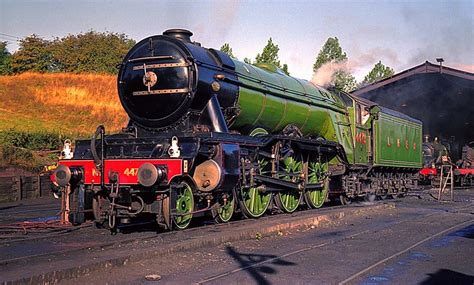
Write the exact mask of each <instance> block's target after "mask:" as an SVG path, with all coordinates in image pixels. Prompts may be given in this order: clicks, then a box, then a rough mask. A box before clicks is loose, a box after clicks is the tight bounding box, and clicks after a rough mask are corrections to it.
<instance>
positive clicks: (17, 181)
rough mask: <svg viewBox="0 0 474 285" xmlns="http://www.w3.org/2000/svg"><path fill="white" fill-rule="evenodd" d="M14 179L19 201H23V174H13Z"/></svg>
mask: <svg viewBox="0 0 474 285" xmlns="http://www.w3.org/2000/svg"><path fill="white" fill-rule="evenodd" d="M12 181H13V186H14V187H15V189H16V191H17V192H16V194H17V195H16V198H17V201H21V199H22V198H23V194H22V193H21V192H22V189H21V176H13V177H12Z"/></svg>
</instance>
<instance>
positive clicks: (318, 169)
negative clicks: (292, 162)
mask: <svg viewBox="0 0 474 285" xmlns="http://www.w3.org/2000/svg"><path fill="white" fill-rule="evenodd" d="M327 170H328V164H327V163H319V162H310V163H309V165H308V184H314V183H318V182H320V181H323V182H324V184H323V188H322V189H316V190H308V191H305V193H304V199H305V202H306V204H307V205H308V207H310V208H313V209H317V208H321V207H322V206H323V204H324V202H325V201H326V199H327V197H328V192H329V191H328V190H329V178H327V177H325V173H326V172H327Z"/></svg>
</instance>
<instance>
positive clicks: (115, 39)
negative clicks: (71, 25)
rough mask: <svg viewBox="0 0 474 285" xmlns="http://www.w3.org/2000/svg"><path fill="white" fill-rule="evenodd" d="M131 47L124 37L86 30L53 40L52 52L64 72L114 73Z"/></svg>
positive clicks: (133, 43) (130, 43) (122, 35)
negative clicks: (85, 31)
mask: <svg viewBox="0 0 474 285" xmlns="http://www.w3.org/2000/svg"><path fill="white" fill-rule="evenodd" d="M134 45H135V41H134V40H131V39H129V38H128V37H127V36H126V35H124V34H117V33H110V32H104V33H99V32H95V31H89V32H87V33H83V34H78V35H68V36H67V37H64V38H62V39H56V40H55V41H54V43H53V48H52V51H53V52H52V53H53V57H54V59H55V61H56V62H57V63H58V66H59V69H60V70H61V71H64V72H97V73H116V72H117V69H116V66H117V65H118V64H120V63H121V62H122V59H123V57H124V56H125V54H126V53H127V52H128V51H129V50H130V49H131V48H132V47H133V46H134Z"/></svg>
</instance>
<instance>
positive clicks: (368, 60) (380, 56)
mask: <svg viewBox="0 0 474 285" xmlns="http://www.w3.org/2000/svg"><path fill="white" fill-rule="evenodd" d="M379 61H382V63H384V64H385V65H387V66H390V65H391V64H399V63H400V61H399V59H398V55H397V53H396V52H394V51H393V50H391V49H387V48H372V49H369V50H367V51H364V52H363V53H361V52H360V51H359V53H358V54H357V55H356V56H355V57H353V58H350V59H347V60H344V61H339V62H335V61H331V62H328V63H325V64H323V65H322V66H321V67H320V68H318V69H317V70H316V72H315V73H314V74H313V77H312V79H311V82H313V83H314V84H316V85H319V86H322V87H329V86H331V85H333V84H334V80H335V79H336V73H337V72H345V73H350V74H353V73H354V72H356V71H359V70H362V69H367V68H368V69H369V70H370V69H372V67H373V66H374V65H375V64H376V63H377V62H379ZM387 62H389V64H387Z"/></svg>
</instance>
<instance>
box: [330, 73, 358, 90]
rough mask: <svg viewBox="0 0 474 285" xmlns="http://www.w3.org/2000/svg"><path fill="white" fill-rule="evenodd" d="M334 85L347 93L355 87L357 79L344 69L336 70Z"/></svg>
mask: <svg viewBox="0 0 474 285" xmlns="http://www.w3.org/2000/svg"><path fill="white" fill-rule="evenodd" d="M334 86H335V87H336V88H337V89H339V90H342V91H344V92H347V93H349V92H352V91H354V90H355V89H356V88H357V80H356V79H355V77H354V76H352V74H349V73H347V72H344V71H338V72H336V80H335V81H334Z"/></svg>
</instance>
